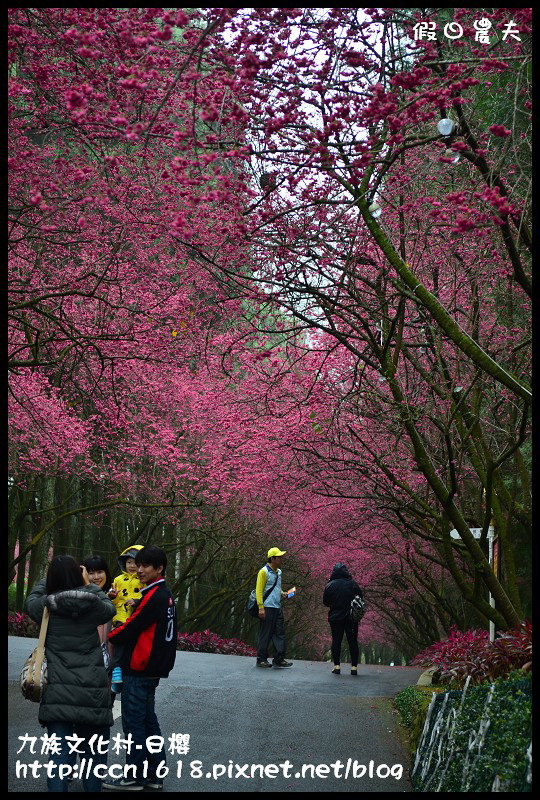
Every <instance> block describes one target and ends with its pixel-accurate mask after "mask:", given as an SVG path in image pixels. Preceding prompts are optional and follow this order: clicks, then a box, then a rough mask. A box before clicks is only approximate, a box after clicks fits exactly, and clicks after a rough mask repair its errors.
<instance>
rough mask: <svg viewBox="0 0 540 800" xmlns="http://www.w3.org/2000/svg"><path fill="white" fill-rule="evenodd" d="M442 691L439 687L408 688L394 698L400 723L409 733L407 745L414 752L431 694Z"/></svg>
mask: <svg viewBox="0 0 540 800" xmlns="http://www.w3.org/2000/svg"><path fill="white" fill-rule="evenodd" d="M442 691H444V689H443V687H441V686H408V687H407V688H406V689H403V691H401V692H399V694H397V695H396V697H395V698H394V705H395V706H396V708H397V710H398V711H399V714H400V717H401V722H402V723H403V725H404V726H405V727H406V728H407V729H408V731H409V745H410V748H411V750H412V751H414V750H416V748H417V746H418V742H419V741H420V736H421V735H422V730H423V728H424V722H425V720H426V713H427V710H428V706H429V704H430V702H431V698H432V696H433V692H435V693H439V692H442Z"/></svg>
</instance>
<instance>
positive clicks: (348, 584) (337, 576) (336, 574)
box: [323, 564, 364, 622]
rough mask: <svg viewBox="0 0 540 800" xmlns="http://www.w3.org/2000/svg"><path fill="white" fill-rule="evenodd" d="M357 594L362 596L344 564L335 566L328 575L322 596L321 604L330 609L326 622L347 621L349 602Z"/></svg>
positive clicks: (360, 590)
mask: <svg viewBox="0 0 540 800" xmlns="http://www.w3.org/2000/svg"><path fill="white" fill-rule="evenodd" d="M357 594H359V595H360V597H363V596H364V593H363V592H362V589H361V588H360V587H359V586H358V584H357V583H356V581H353V579H352V577H351V574H350V572H349V570H348V569H347V567H346V566H345V565H344V564H340V565H339V566H338V565H337V564H336V566H335V567H334V569H333V570H332V574H331V575H330V580H329V582H328V583H327V584H326V587H325V589H324V594H323V604H324V605H325V606H328V607H329V608H330V611H329V612H328V622H338V621H339V620H342V619H347V617H348V616H349V609H350V607H351V600H352V599H353V597H355V596H356V595H357Z"/></svg>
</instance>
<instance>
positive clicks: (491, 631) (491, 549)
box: [450, 520, 498, 642]
mask: <svg viewBox="0 0 540 800" xmlns="http://www.w3.org/2000/svg"><path fill="white" fill-rule="evenodd" d="M469 530H470V532H471V533H472V535H473V536H474V538H475V539H479V538H480V537H481V535H482V528H469ZM450 536H451V537H452V539H461V536H460V535H459V533H458V532H457V531H456V529H455V528H453V529H452V530H451V531H450ZM487 537H488V561H489V566H490V568H491V569H492V570H493V571H494V572H495V574H497V573H496V567H498V547H497V563H496V564H495V565H494V560H493V553H494V547H493V542H494V540H495V544H496V545H498V542H497V540H496V538H495V528H494V527H493V520H492V521H491V522H490V524H489V528H488V530H487ZM489 604H490V606H491V607H492V608H495V598H494V597H493V595H492V594H491V592H490V593H489ZM489 641H490V642H493V641H495V623H494V622H492V621H491V620H490V621H489Z"/></svg>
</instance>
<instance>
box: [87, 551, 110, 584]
mask: <svg viewBox="0 0 540 800" xmlns="http://www.w3.org/2000/svg"><path fill="white" fill-rule="evenodd" d="M82 563H83V566H85V567H86V569H87V570H88V572H94V571H95V570H97V569H102V570H103V572H104V573H105V583H104V584H103V586H102V587H101V591H102V592H108V591H109V589H110V588H111V586H112V578H111V571H110V569H109V565H108V564H107V562H106V561H105V559H104V558H102V557H101V556H88V558H85V559H84V561H83V562H82Z"/></svg>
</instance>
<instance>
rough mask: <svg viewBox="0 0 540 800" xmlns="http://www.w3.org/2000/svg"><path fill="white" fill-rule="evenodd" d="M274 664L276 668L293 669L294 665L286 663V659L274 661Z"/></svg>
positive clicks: (290, 662)
mask: <svg viewBox="0 0 540 800" xmlns="http://www.w3.org/2000/svg"><path fill="white" fill-rule="evenodd" d="M273 663H274V667H292V665H293V663H292V661H285V659H284V658H282V659H281V660H280V661H276V660H275V659H274V662H273Z"/></svg>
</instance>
